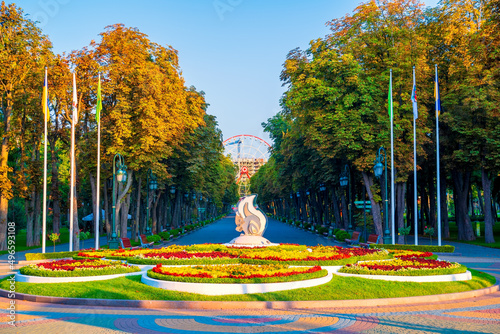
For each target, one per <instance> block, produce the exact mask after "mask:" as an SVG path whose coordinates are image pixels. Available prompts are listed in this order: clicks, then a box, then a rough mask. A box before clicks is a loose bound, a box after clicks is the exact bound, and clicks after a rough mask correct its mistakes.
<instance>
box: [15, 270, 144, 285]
mask: <svg viewBox="0 0 500 334" xmlns="http://www.w3.org/2000/svg"><path fill="white" fill-rule="evenodd" d="M141 273H142V271H135V272H133V273H123V274H114V275H101V276H75V277H45V276H29V275H23V274H20V273H16V278H15V280H16V282H23V283H72V282H91V281H104V280H107V279H113V278H117V277H122V276H131V275H140V274H141Z"/></svg>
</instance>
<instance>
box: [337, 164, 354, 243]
mask: <svg viewBox="0 0 500 334" xmlns="http://www.w3.org/2000/svg"><path fill="white" fill-rule="evenodd" d="M351 183H352V182H351V170H350V169H349V166H348V165H345V166H344V171H343V172H342V173H341V174H340V186H341V187H342V188H346V187H347V186H348V185H349V201H348V204H347V209H348V210H349V227H348V228H347V231H348V232H349V233H351V232H352V212H351V202H352V185H351Z"/></svg>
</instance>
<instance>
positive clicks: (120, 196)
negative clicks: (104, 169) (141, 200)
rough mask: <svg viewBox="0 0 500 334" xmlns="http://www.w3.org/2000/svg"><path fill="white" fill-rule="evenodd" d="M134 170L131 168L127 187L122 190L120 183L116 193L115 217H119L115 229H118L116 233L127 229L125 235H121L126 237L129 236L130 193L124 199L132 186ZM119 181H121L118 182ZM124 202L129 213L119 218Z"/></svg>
mask: <svg viewBox="0 0 500 334" xmlns="http://www.w3.org/2000/svg"><path fill="white" fill-rule="evenodd" d="M133 174H134V172H133V171H132V170H129V175H128V178H127V185H126V186H125V189H123V190H121V189H122V188H123V186H122V185H119V186H118V193H117V195H116V208H115V217H116V218H117V224H116V226H115V230H116V233H118V231H125V235H121V236H120V237H122V238H123V237H126V236H127V218H128V208H129V206H130V195H128V200H126V201H124V198H125V196H127V194H128V190H129V189H130V186H131V185H132V180H133V176H134V175H133ZM117 183H119V182H117ZM123 203H126V208H125V210H124V211H126V212H127V214H126V215H125V219H123V215H122V219H118V218H119V217H120V216H119V215H118V214H119V213H120V209H121V208H122V205H123ZM118 220H120V222H118ZM120 224H121V225H124V227H123V226H122V227H121V229H118V225H120Z"/></svg>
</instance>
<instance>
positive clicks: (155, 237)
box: [146, 234, 161, 242]
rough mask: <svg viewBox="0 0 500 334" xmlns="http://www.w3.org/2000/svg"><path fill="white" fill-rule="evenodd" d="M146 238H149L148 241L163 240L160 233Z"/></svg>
mask: <svg viewBox="0 0 500 334" xmlns="http://www.w3.org/2000/svg"><path fill="white" fill-rule="evenodd" d="M146 239H147V240H148V242H160V241H161V237H160V236H159V235H158V234H153V235H148V236H147V237H146Z"/></svg>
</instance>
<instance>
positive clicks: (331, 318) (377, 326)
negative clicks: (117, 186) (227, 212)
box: [0, 216, 500, 334]
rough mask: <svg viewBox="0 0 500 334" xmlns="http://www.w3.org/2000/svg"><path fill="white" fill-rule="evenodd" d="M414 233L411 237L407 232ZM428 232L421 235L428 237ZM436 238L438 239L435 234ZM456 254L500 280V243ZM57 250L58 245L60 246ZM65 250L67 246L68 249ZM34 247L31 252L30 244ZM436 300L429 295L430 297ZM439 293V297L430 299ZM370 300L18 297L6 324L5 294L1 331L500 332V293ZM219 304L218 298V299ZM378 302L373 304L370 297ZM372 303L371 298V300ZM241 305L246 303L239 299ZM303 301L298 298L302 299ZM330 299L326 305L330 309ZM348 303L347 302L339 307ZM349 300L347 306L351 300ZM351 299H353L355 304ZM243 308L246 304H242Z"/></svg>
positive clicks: (199, 234) (300, 235)
mask: <svg viewBox="0 0 500 334" xmlns="http://www.w3.org/2000/svg"><path fill="white" fill-rule="evenodd" d="M234 228H235V224H234V216H233V217H228V218H225V219H222V220H220V221H218V222H216V223H214V224H211V225H209V226H206V227H204V228H202V229H199V230H197V231H194V232H192V233H190V234H187V235H185V236H183V237H181V238H179V239H177V240H174V241H171V242H169V243H168V244H172V243H175V244H193V243H204V242H210V243H224V242H228V241H230V240H231V239H233V238H234V237H236V236H238V234H239V233H238V232H236V231H235V230H234ZM265 237H266V238H267V239H269V240H270V241H272V242H277V243H282V242H288V243H299V244H306V245H317V244H323V245H343V244H340V243H336V242H334V241H332V240H329V239H327V238H324V237H321V236H318V235H315V234H312V233H309V232H306V231H303V230H300V229H296V228H293V227H291V226H289V225H286V224H283V223H281V222H278V221H275V220H272V219H271V220H270V221H269V225H268V229H267V231H266V232H265ZM408 240H410V239H408ZM427 242H429V240H428V239H424V238H421V239H419V243H420V244H426V243H427ZM433 243H434V244H435V240H433ZM443 244H452V245H454V246H455V247H456V253H455V254H451V255H440V258H442V259H447V260H451V261H458V262H461V263H464V264H466V265H467V266H469V267H471V268H476V269H479V270H483V271H486V272H489V273H491V274H494V275H496V276H497V278H499V279H500V276H499V275H498V274H499V271H500V250H498V249H490V248H485V247H480V246H474V245H467V244H459V243H451V242H443ZM56 250H57V249H56ZM64 250H67V249H64ZM30 252H33V250H31V251H30ZM429 299H431V298H429ZM433 299H434V300H439V297H436V298H433ZM380 301H381V302H380V303H379V305H375V306H367V305H368V302H366V301H359V302H358V303H354V304H347V303H346V304H343V302H342V301H339V302H338V306H337V305H336V304H332V303H329V304H327V303H321V302H318V304H317V306H315V307H312V308H307V309H305V308H300V307H303V306H300V307H299V308H294V309H279V308H278V309H276V308H274V309H268V308H267V307H264V308H261V309H245V308H239V309H238V308H235V309H224V310H202V309H199V310H193V309H154V308H149V309H148V308H128V307H104V306H93V307H89V306H72V305H60V304H59V305H58V304H46V303H33V302H27V301H19V300H17V301H16V326H17V327H11V326H10V325H9V324H8V321H9V319H8V311H7V309H8V307H9V305H10V304H9V302H10V300H9V299H6V298H0V332H2V333H49V332H54V333H89V334H91V333H184V334H187V333H204V334H218V333H221V334H222V333H290V334H295V333H357V332H363V333H499V334H500V292H498V291H497V292H495V293H492V294H488V295H483V296H479V297H468V298H463V299H457V300H449V301H443V300H440V301H437V302H430V301H427V302H425V303H420V304H416V303H414V302H412V303H410V302H409V301H410V299H401V301H400V302H398V303H397V304H390V303H385V304H389V305H382V304H384V303H383V302H382V301H383V300H380ZM214 303H217V302H214ZM373 304H375V303H373ZM373 304H370V305H373ZM238 305H241V304H238ZM297 305H300V304H297ZM325 305H329V307H328V308H325ZM341 305H344V306H341ZM347 305H350V306H347ZM352 305H354V306H352ZM240 307H241V306H240Z"/></svg>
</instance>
